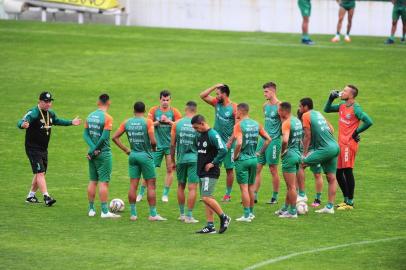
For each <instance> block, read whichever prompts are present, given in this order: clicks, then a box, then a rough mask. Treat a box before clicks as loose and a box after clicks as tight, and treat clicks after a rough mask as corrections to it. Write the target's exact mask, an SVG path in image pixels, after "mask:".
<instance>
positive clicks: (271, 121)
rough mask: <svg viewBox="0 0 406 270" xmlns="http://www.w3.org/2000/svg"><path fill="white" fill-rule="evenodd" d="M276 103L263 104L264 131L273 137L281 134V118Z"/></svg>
mask: <svg viewBox="0 0 406 270" xmlns="http://www.w3.org/2000/svg"><path fill="white" fill-rule="evenodd" d="M278 106H279V105H278V104H269V103H266V104H265V105H264V116H265V131H266V132H267V133H268V134H269V136H270V137H271V138H272V140H273V139H278V138H279V137H280V136H281V126H282V123H281V119H280V117H279V114H278Z"/></svg>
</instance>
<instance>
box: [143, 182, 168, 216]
mask: <svg viewBox="0 0 406 270" xmlns="http://www.w3.org/2000/svg"><path fill="white" fill-rule="evenodd" d="M145 182H146V183H147V200H148V204H149V218H148V219H149V220H150V221H164V220H166V218H163V217H161V216H160V215H158V212H157V210H156V179H155V178H151V179H145Z"/></svg>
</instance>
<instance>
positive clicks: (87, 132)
mask: <svg viewBox="0 0 406 270" xmlns="http://www.w3.org/2000/svg"><path fill="white" fill-rule="evenodd" d="M110 104H111V101H110V97H109V95H107V94H102V95H100V97H99V100H98V102H97V107H98V109H97V110H96V111H94V112H92V113H90V114H89V116H88V117H87V119H86V122H85V129H84V132H83V138H84V139H85V141H86V143H87V145H88V146H89V151H88V153H87V158H88V160H89V178H90V181H89V185H88V187H87V197H88V199H89V212H88V215H89V217H93V216H95V215H96V210H95V208H94V198H95V196H96V189H97V185H98V183H99V197H100V201H101V215H100V216H101V217H102V218H119V217H120V215H116V214H114V213H111V212H110V211H109V209H108V206H107V201H108V188H109V182H110V178H111V171H112V155H111V148H110V131H111V129H112V128H113V118H112V117H111V116H110V115H109V114H108V113H107V111H108V109H109V107H110Z"/></svg>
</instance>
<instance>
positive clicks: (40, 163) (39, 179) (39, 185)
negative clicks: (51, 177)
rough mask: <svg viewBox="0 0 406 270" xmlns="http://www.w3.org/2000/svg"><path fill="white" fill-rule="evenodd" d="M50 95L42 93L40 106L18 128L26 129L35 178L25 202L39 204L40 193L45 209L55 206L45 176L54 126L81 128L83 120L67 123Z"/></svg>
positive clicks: (26, 140)
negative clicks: (53, 107)
mask: <svg viewBox="0 0 406 270" xmlns="http://www.w3.org/2000/svg"><path fill="white" fill-rule="evenodd" d="M53 100H54V99H53V98H52V95H51V93H49V92H42V93H41V94H40V96H39V100H38V104H37V106H35V107H34V108H32V109H30V110H29V111H28V112H27V113H26V114H25V115H24V117H23V118H22V119H21V120H20V121H18V123H17V127H18V128H20V129H25V130H26V132H25V153H26V154H27V157H28V159H29V161H30V164H31V169H32V173H33V174H34V177H33V179H32V183H31V189H30V192H29V193H28V195H27V198H26V200H25V202H27V203H39V202H40V201H39V200H38V199H37V197H36V196H35V193H36V192H37V190H38V189H39V190H40V191H41V193H42V195H43V196H44V203H45V205H46V206H52V205H53V204H54V203H55V202H56V200H55V199H54V198H52V197H51V196H50V195H49V193H48V189H47V183H46V180H45V175H46V172H47V168H48V144H49V140H50V139H51V129H52V126H54V125H55V126H70V125H74V126H77V125H80V121H81V120H80V119H79V118H77V117H76V118H75V119H73V120H64V119H61V118H58V117H57V116H56V114H55V112H54V111H53V110H51V107H52V101H53Z"/></svg>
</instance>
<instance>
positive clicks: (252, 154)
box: [234, 118, 266, 160]
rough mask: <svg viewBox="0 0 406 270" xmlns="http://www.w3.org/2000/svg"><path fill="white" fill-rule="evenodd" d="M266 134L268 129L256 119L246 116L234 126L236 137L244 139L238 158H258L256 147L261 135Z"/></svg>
mask: <svg viewBox="0 0 406 270" xmlns="http://www.w3.org/2000/svg"><path fill="white" fill-rule="evenodd" d="M260 135H261V136H266V131H265V130H264V128H263V127H262V126H260V125H259V124H258V123H257V122H256V121H254V120H252V119H250V118H245V119H243V120H241V121H240V122H238V123H237V124H236V125H235V127H234V136H235V138H236V139H237V141H238V139H239V138H241V139H242V146H241V152H240V155H239V157H238V160H247V159H251V158H256V149H257V144H258V137H259V136H260Z"/></svg>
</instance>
